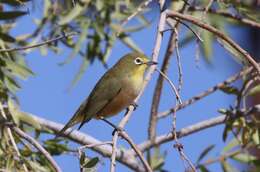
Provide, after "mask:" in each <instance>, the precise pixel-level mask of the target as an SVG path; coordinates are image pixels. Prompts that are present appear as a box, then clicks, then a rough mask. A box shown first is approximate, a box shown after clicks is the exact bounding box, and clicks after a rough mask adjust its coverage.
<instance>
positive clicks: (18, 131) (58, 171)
mask: <svg viewBox="0 0 260 172" xmlns="http://www.w3.org/2000/svg"><path fill="white" fill-rule="evenodd" d="M12 129H13V130H14V131H15V133H16V134H17V135H19V136H20V137H22V138H24V139H25V140H27V141H28V142H29V143H30V144H32V145H33V146H34V147H35V148H36V149H38V150H39V151H40V152H41V153H42V154H43V156H44V157H45V158H46V159H47V160H48V161H49V163H50V164H51V165H52V167H53V169H54V170H55V171H56V172H61V171H62V170H61V168H60V167H59V165H58V164H57V163H56V162H55V160H54V159H53V158H52V156H51V155H50V154H49V152H47V151H46V150H45V149H44V148H43V147H42V146H41V144H40V143H38V142H37V141H36V140H35V139H34V138H33V137H31V136H30V135H28V134H26V133H25V132H24V131H22V130H21V129H20V128H18V127H12Z"/></svg>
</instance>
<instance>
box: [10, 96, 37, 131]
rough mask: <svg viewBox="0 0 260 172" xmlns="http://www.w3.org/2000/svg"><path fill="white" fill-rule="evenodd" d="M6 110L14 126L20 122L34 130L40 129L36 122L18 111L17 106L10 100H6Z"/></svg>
mask: <svg viewBox="0 0 260 172" xmlns="http://www.w3.org/2000/svg"><path fill="white" fill-rule="evenodd" d="M8 108H9V111H10V113H11V115H12V117H13V119H14V122H15V123H16V124H19V123H20V121H23V122H25V123H27V124H30V125H31V126H33V127H34V128H35V129H38V130H40V129H41V125H40V124H39V123H38V121H37V120H35V119H34V118H33V117H32V116H30V115H29V114H27V113H26V112H22V111H20V109H19V107H18V105H17V104H15V103H14V102H13V100H12V99H11V98H9V99H8Z"/></svg>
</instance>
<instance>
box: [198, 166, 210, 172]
mask: <svg viewBox="0 0 260 172" xmlns="http://www.w3.org/2000/svg"><path fill="white" fill-rule="evenodd" d="M199 169H200V171H201V172H209V170H208V169H207V168H206V167H205V166H204V165H199Z"/></svg>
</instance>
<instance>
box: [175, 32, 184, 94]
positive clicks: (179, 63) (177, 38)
mask: <svg viewBox="0 0 260 172" xmlns="http://www.w3.org/2000/svg"><path fill="white" fill-rule="evenodd" d="M174 32H175V34H176V37H175V40H174V41H175V47H176V59H177V66H178V73H179V83H178V88H177V91H178V92H180V91H181V88H182V85H183V77H182V75H183V74H182V67H181V56H180V51H179V33H178V30H177V29H174Z"/></svg>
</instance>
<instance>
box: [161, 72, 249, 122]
mask: <svg viewBox="0 0 260 172" xmlns="http://www.w3.org/2000/svg"><path fill="white" fill-rule="evenodd" d="M252 70H253V67H249V68H246V69H244V70H242V71H240V72H239V73H237V74H235V75H233V76H231V77H230V78H228V79H226V80H225V81H223V82H221V83H218V84H217V85H215V86H213V87H211V88H209V89H208V90H206V91H204V92H202V93H200V94H198V95H196V96H194V97H192V98H190V99H189V100H186V101H184V102H183V103H182V104H181V105H177V106H175V107H174V108H172V109H170V110H167V111H165V112H161V113H159V114H158V118H164V117H166V116H168V115H169V114H171V113H172V112H174V111H178V110H181V109H183V108H185V107H187V106H188V105H190V104H193V103H195V102H196V101H198V100H201V99H202V98H203V97H206V96H208V95H210V94H212V93H213V92H215V91H216V90H218V89H221V88H223V87H225V86H226V85H229V84H231V83H233V82H235V81H236V80H238V79H239V78H241V77H242V76H244V75H247V74H248V73H250V72H252Z"/></svg>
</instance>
